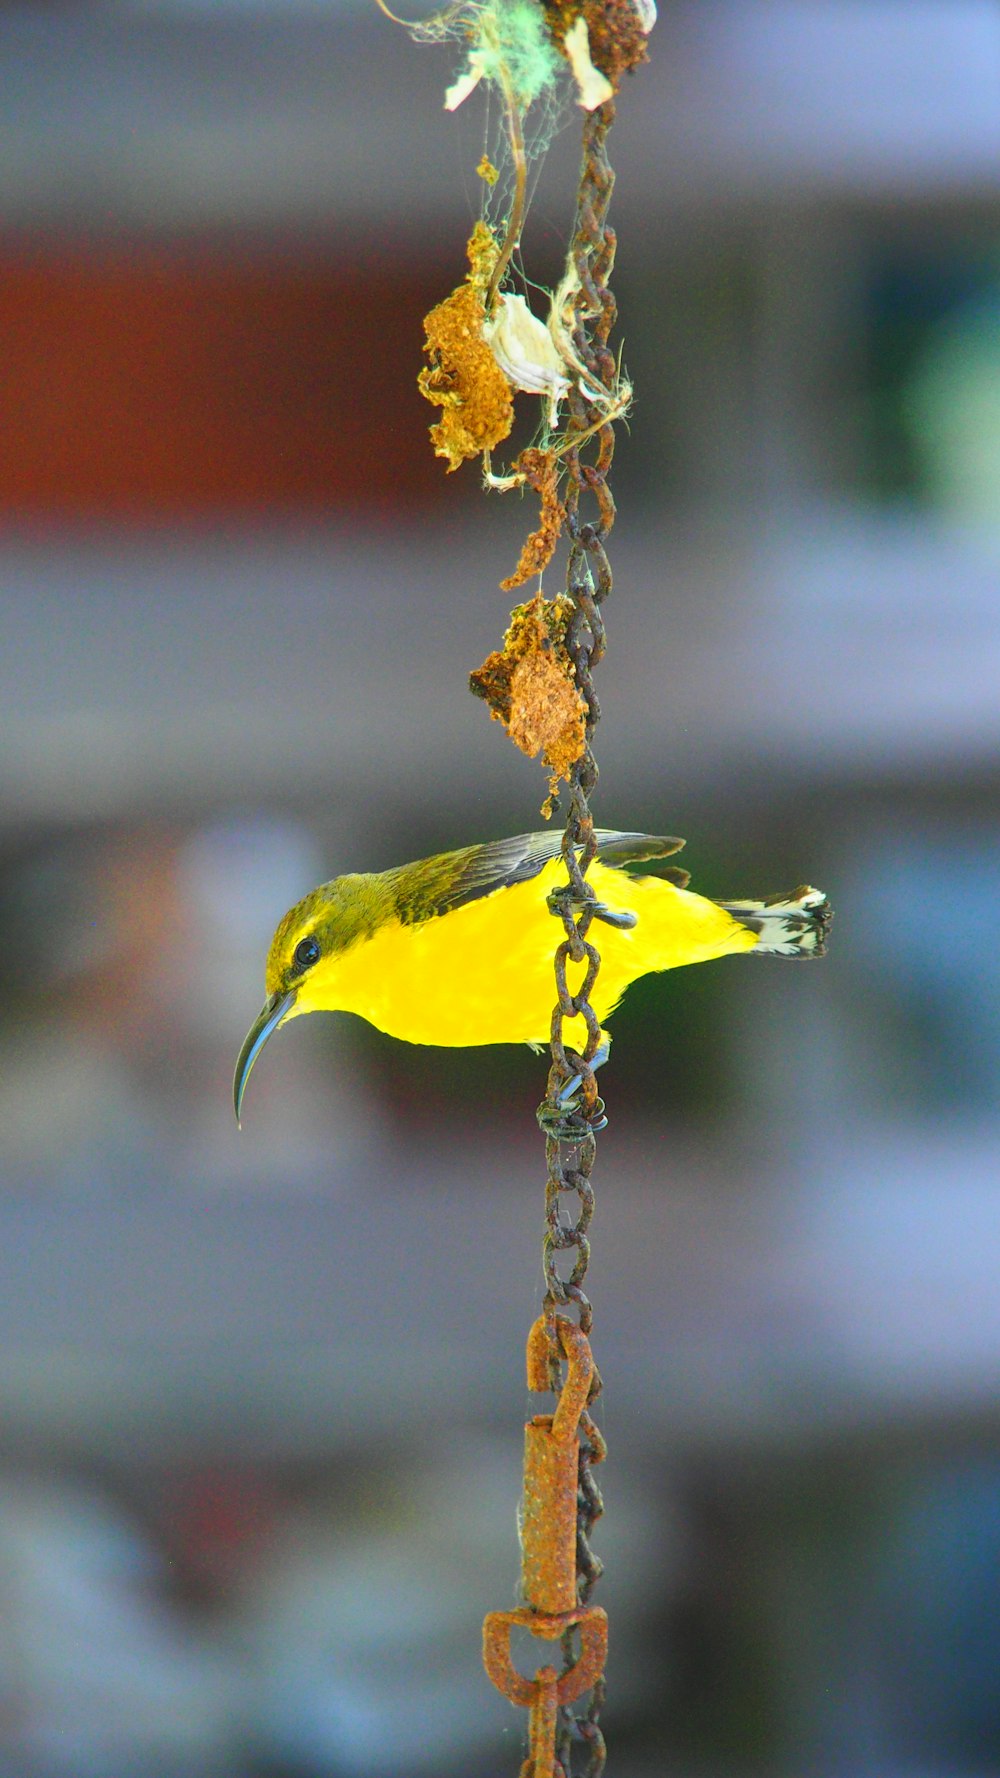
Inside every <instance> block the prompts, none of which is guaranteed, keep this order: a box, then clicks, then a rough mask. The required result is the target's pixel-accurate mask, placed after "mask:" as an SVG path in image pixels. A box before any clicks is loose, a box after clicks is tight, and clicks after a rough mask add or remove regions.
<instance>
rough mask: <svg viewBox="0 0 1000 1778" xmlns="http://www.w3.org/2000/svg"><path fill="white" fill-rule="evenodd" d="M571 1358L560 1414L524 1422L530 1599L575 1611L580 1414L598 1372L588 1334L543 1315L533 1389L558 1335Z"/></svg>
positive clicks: (543, 1608) (540, 1385) (531, 1357)
mask: <svg viewBox="0 0 1000 1778" xmlns="http://www.w3.org/2000/svg"><path fill="white" fill-rule="evenodd" d="M552 1332H555V1335H556V1338H557V1339H558V1341H559V1345H560V1346H561V1348H562V1355H563V1357H564V1358H565V1359H566V1366H567V1369H566V1380H565V1382H564V1384H563V1388H562V1393H561V1395H560V1397H559V1403H558V1406H557V1407H556V1410H555V1413H553V1414H536V1415H534V1416H533V1418H532V1419H530V1420H529V1421H528V1423H527V1425H526V1426H525V1428H524V1493H523V1497H522V1507H521V1584H522V1590H523V1594H524V1600H525V1603H526V1604H527V1605H529V1606H531V1607H533V1609H534V1610H536V1611H540V1612H547V1613H553V1612H571V1611H572V1610H573V1608H574V1606H575V1605H576V1603H577V1590H576V1519H577V1487H578V1476H579V1465H580V1439H579V1426H580V1418H581V1415H582V1414H583V1412H584V1410H585V1409H586V1406H587V1403H588V1401H589V1399H590V1393H591V1388H592V1385H593V1380H594V1375H595V1365H594V1358H593V1353H592V1352H591V1350H590V1341H589V1340H588V1339H587V1336H586V1334H584V1333H581V1331H580V1329H579V1327H578V1326H577V1325H576V1323H575V1322H571V1321H567V1320H566V1319H565V1317H563V1316H559V1317H556V1318H555V1321H554V1327H553V1323H552V1320H551V1318H550V1317H547V1316H544V1315H543V1316H540V1317H539V1319H538V1320H537V1321H536V1322H535V1323H534V1325H533V1327H532V1329H531V1332H530V1333H529V1335H528V1388H529V1389H547V1388H548V1387H549V1375H548V1368H549V1351H550V1334H551V1333H552Z"/></svg>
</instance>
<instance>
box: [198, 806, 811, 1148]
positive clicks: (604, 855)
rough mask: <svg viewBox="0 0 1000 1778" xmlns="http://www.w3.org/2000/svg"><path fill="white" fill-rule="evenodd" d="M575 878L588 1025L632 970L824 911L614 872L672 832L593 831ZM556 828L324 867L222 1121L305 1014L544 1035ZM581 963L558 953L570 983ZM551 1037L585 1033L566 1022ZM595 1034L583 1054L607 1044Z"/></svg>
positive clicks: (244, 1052)
mask: <svg viewBox="0 0 1000 1778" xmlns="http://www.w3.org/2000/svg"><path fill="white" fill-rule="evenodd" d="M596 838H597V856H596V857H595V859H594V861H593V863H592V865H591V867H590V870H589V871H588V873H587V881H588V883H589V884H590V885H591V887H592V889H593V891H594V894H595V896H596V898H597V900H596V906H595V915H596V918H595V921H594V923H593V924H592V925H591V929H590V937H591V939H592V940H593V942H594V943H595V944H596V945H597V947H598V949H599V951H600V954H601V968H600V973H599V975H598V978H597V981H596V984H595V986H594V989H593V993H592V996H591V1003H592V1005H593V1007H594V1011H595V1012H596V1014H597V1016H598V1018H599V1019H600V1020H601V1022H602V1024H603V1022H604V1020H605V1019H607V1018H609V1017H610V1015H611V1014H612V1013H613V1012H614V1010H615V1007H616V1006H617V1005H618V1003H619V1001H620V1000H621V997H622V995H623V994H624V992H625V990H626V988H627V987H628V986H629V984H630V983H631V982H634V981H637V980H638V979H639V977H640V976H644V975H648V974H650V973H651V972H652V971H655V970H661V969H676V968H677V967H678V966H679V965H680V964H682V963H704V962H706V961H707V960H708V959H709V958H711V957H724V956H726V955H727V953H728V952H730V951H757V952H760V953H763V954H765V955H770V956H779V957H810V956H819V955H821V954H822V952H823V949H824V941H825V938H826V932H827V928H828V926H829V924H830V919H831V913H830V906H829V903H828V901H827V899H826V896H825V895H824V894H823V893H822V891H821V890H819V889H811V888H809V887H803V888H800V889H796V890H795V891H794V892H793V894H791V895H789V896H776V897H773V898H771V899H770V900H768V901H723V902H716V901H708V900H706V899H705V897H704V896H701V895H695V894H693V893H692V892H691V891H690V890H689V889H688V888H687V883H688V880H689V879H688V873H687V872H686V871H683V870H678V869H677V868H676V867H675V866H671V865H667V866H665V867H663V869H662V872H661V874H660V875H657V876H646V875H644V876H634V875H631V874H630V873H629V872H628V870H627V869H626V868H625V867H627V866H628V865H630V864H638V863H640V862H643V861H645V860H648V859H659V858H667V857H669V856H670V854H671V853H673V852H677V851H679V850H680V848H681V846H682V845H683V844H684V842H683V840H677V839H670V838H666V837H663V836H657V835H654V834H645V833H614V832H610V831H608V830H606V829H600V828H599V829H598V830H597V834H596ZM560 847H561V835H560V834H559V833H531V834H518V835H517V837H516V838H514V839H510V840H495V841H493V842H491V843H490V844H488V845H482V846H464V847H462V848H461V849H460V850H459V851H457V852H444V853H441V854H439V855H438V856H437V857H435V858H424V859H421V860H420V861H419V862H418V863H416V864H404V865H400V866H398V867H397V868H396V869H395V870H387V871H382V872H380V873H379V874H377V875H357V876H346V877H335V878H334V880H333V882H332V883H321V884H320V886H319V888H318V889H313V890H312V891H311V892H310V894H308V895H307V896H305V898H304V899H303V900H302V901H300V902H298V903H296V905H295V907H293V908H292V909H290V911H289V912H288V913H287V914H286V915H285V917H284V919H283V920H282V921H281V922H280V924H279V926H278V929H277V931H276V932H275V935H274V938H273V939H272V941H271V948H270V951H269V953H268V958H267V968H266V972H265V986H266V990H267V999H266V1001H265V1003H264V1006H263V1008H262V1010H261V1012H260V1014H259V1015H258V1017H257V1018H256V1019H255V1020H254V1023H253V1025H252V1026H251V1027H250V1030H249V1031H248V1033H247V1037H246V1041H245V1042H244V1044H243V1048H242V1049H241V1050H240V1054H239V1059H238V1061H237V1064H236V1075H235V1079H234V1081H233V1102H234V1105H235V1108H236V1117H237V1121H238V1120H239V1116H240V1107H241V1105H242V1102H243V1094H244V1091H245V1090H246V1084H247V1080H248V1079H249V1076H250V1070H251V1068H252V1067H253V1065H254V1063H255V1061H256V1060H257V1057H258V1056H259V1055H260V1052H261V1050H262V1049H263V1047H264V1044H265V1043H266V1042H267V1039H268V1038H269V1037H270V1036H271V1034H272V1032H274V1031H276V1030H277V1029H278V1026H279V1025H282V1024H284V1023H285V1022H286V1021H287V1020H288V1019H291V1018H298V1017H299V1015H300V1014H301V1013H307V1012H353V1013H358V1014H359V1015H360V1017H361V1018H363V1019H367V1020H368V1021H369V1023H370V1024H372V1025H376V1026H377V1027H378V1029H379V1030H380V1031H387V1032H388V1033H389V1035H390V1036H391V1037H401V1038H403V1039H404V1040H405V1041H406V1042H407V1043H432V1044H445V1045H449V1046H451V1047H456V1046H461V1047H463V1048H464V1047H465V1046H466V1045H470V1044H481V1043H528V1044H532V1045H533V1046H541V1045H542V1044H545V1043H547V1042H548V1039H549V1027H550V1023H551V1017H552V1008H553V1006H554V1004H555V998H556V995H555V985H554V978H553V972H552V958H553V952H554V950H555V947H556V944H557V943H558V942H559V940H560V938H561V937H562V926H561V924H560V922H559V921H557V920H555V919H553V917H552V911H551V908H550V897H551V896H552V895H553V892H556V894H558V893H559V892H560V891H565V886H566V867H565V865H564V863H563V862H562V859H561V858H560ZM584 971H585V965H584V964H580V965H574V964H573V963H572V962H571V961H570V962H568V964H567V972H566V978H567V984H568V986H569V989H570V992H571V993H574V992H576V990H577V989H578V988H579V987H580V985H581V984H582V982H583V977H584ZM563 1034H564V1040H565V1042H566V1043H567V1045H572V1046H573V1047H574V1048H576V1049H577V1050H578V1051H581V1052H582V1050H583V1046H584V1044H585V1042H586V1027H585V1024H584V1021H583V1019H582V1018H577V1019H567V1021H566V1023H565V1025H564V1027H563ZM604 1037H605V1042H604V1044H603V1045H602V1050H601V1054H600V1057H599V1058H595V1065H596V1062H597V1060H598V1059H600V1060H603V1059H604V1057H605V1056H606V1054H607V1043H608V1042H609V1041H610V1040H609V1039H608V1038H607V1034H606V1033H604Z"/></svg>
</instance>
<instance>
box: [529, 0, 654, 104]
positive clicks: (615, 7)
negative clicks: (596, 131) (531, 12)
mask: <svg viewBox="0 0 1000 1778" xmlns="http://www.w3.org/2000/svg"><path fill="white" fill-rule="evenodd" d="M581 12H582V13H583V16H584V18H585V20H586V22H587V36H588V38H589V40H590V59H591V61H592V62H593V64H594V67H595V68H598V69H600V72H601V73H602V74H604V75H606V76H607V78H608V80H610V82H611V85H612V86H613V87H614V89H615V92H617V91H618V88H619V86H620V85H621V78H622V75H623V74H627V73H630V72H631V70H632V69H633V68H637V67H638V66H639V63H640V62H646V61H648V60H649V46H648V41H647V36H646V33H645V31H644V30H643V29H642V24H641V22H640V19H639V14H638V12H637V10H636V8H635V6H634V5H633V4H632V0H582V4H581V0H547V4H546V6H545V14H546V17H547V19H548V21H549V29H550V31H551V32H552V38H553V41H554V42H555V43H556V44H557V45H558V47H559V49H560V50H561V49H562V48H563V44H564V42H565V38H566V32H567V31H568V30H569V28H570V26H571V25H572V24H573V23H574V21H575V20H576V19H578V18H579V16H580V14H581Z"/></svg>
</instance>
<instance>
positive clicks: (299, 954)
mask: <svg viewBox="0 0 1000 1778" xmlns="http://www.w3.org/2000/svg"><path fill="white" fill-rule="evenodd" d="M318 956H319V945H318V944H317V943H316V940H315V939H314V938H300V939H299V942H298V944H297V945H296V947H295V951H294V960H295V967H296V969H309V968H310V967H311V965H312V964H313V963H315V962H316V959H317V957H318Z"/></svg>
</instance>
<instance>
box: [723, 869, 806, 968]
mask: <svg viewBox="0 0 1000 1778" xmlns="http://www.w3.org/2000/svg"><path fill="white" fill-rule="evenodd" d="M719 905H720V907H724V908H725V909H726V912H727V913H730V914H732V916H733V919H734V920H738V921H739V922H740V925H741V926H749V928H750V930H751V932H756V933H757V934H758V935H759V938H758V943H757V944H756V946H755V947H754V948H755V951H756V952H759V953H760V954H761V955H762V956H765V957H822V955H823V952H824V951H825V950H826V939H827V934H828V932H829V930H830V922H831V920H832V919H833V909H832V908H831V906H830V903H829V902H828V901H827V898H826V896H825V895H824V894H823V891H822V889H812V888H810V886H809V884H808V883H805V884H803V885H802V887H801V888H799V889H795V890H793V892H792V894H791V895H772V896H770V897H769V898H768V900H767V901H723V902H720V904H719Z"/></svg>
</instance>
